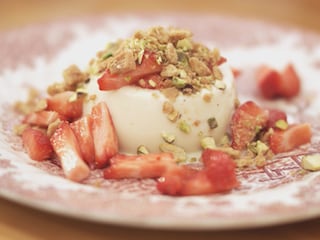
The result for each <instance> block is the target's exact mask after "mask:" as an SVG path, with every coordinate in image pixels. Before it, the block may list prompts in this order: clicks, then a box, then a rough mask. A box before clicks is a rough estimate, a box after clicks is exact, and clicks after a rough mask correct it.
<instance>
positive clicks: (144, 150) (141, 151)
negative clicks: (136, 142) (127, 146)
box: [137, 145, 149, 154]
mask: <svg viewBox="0 0 320 240" xmlns="http://www.w3.org/2000/svg"><path fill="white" fill-rule="evenodd" d="M148 153H149V150H148V149H147V147H146V146H144V145H140V146H139V147H138V148H137V154H148Z"/></svg>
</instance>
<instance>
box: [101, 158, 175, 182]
mask: <svg viewBox="0 0 320 240" xmlns="http://www.w3.org/2000/svg"><path fill="white" fill-rule="evenodd" d="M175 166H176V161H175V159H174V157H173V155H172V154H170V153H150V154H145V155H123V154H117V155H116V156H114V157H113V158H111V160H110V167H108V168H106V169H105V170H104V177H105V178H107V179H121V178H140V179H142V178H157V177H160V176H161V175H162V174H163V173H164V172H165V171H166V170H167V169H168V168H170V167H175Z"/></svg>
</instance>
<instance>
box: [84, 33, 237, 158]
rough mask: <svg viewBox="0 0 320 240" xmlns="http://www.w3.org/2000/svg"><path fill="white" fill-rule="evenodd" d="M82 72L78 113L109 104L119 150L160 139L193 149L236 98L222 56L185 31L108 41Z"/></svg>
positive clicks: (221, 131)
mask: <svg viewBox="0 0 320 240" xmlns="http://www.w3.org/2000/svg"><path fill="white" fill-rule="evenodd" d="M88 72H89V79H90V80H89V82H88V83H87V84H85V86H84V87H85V90H86V93H87V96H88V97H87V101H85V108H84V112H85V113H90V111H91V109H92V107H93V106H94V105H96V104H97V103H99V102H101V101H103V102H105V103H106V104H107V105H108V108H109V110H110V114H111V117H112V120H113V123H114V126H115V129H116V132H117V136H118V139H119V147H120V152H122V153H131V154H135V153H137V149H138V148H139V147H141V146H143V147H144V148H146V149H147V151H148V152H159V151H166V150H164V149H163V146H162V147H161V145H163V143H164V142H165V143H166V144H170V145H168V146H166V147H169V148H171V147H178V148H181V149H182V151H184V152H186V153H195V152H200V150H201V144H200V142H201V139H203V138H205V137H211V138H212V139H213V141H215V142H216V143H219V142H220V141H221V139H222V138H223V136H225V134H226V132H227V129H228V125H229V123H230V118H231V115H232V113H233V110H234V108H235V105H236V102H237V96H236V90H235V86H234V76H233V72H232V69H231V67H230V66H229V64H228V62H227V60H226V59H225V58H224V57H222V56H221V55H220V52H219V50H218V49H217V48H215V49H213V50H210V49H209V48H207V47H206V46H204V45H202V44H201V43H197V42H194V41H193V40H192V33H191V32H189V31H187V30H182V29H174V28H168V29H165V28H162V27H155V28H151V29H149V30H148V31H138V32H136V33H135V34H134V35H133V36H132V37H131V38H128V39H125V40H118V41H117V42H114V43H110V44H108V45H107V47H106V48H105V49H104V50H103V51H101V52H99V53H98V54H97V57H96V58H95V59H93V60H92V61H91V63H90V65H89V70H88ZM166 147H165V148H166ZM181 149H180V150H181Z"/></svg>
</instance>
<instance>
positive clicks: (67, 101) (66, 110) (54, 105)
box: [47, 91, 83, 121]
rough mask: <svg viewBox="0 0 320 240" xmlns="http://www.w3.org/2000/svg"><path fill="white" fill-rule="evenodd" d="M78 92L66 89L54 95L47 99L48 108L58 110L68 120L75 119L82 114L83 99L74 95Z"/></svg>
mask: <svg viewBox="0 0 320 240" xmlns="http://www.w3.org/2000/svg"><path fill="white" fill-rule="evenodd" d="M74 94H76V93H75V92H72V91H65V92H62V93H58V94H56V95H53V96H52V97H50V98H48V99H47V103H48V107H47V109H48V110H51V111H56V112H58V113H59V114H60V115H62V116H64V117H65V118H66V119H67V120H68V121H74V120H76V119H78V118H80V117H81V116H82V108H83V99H82V98H76V99H73V97H74V96H75V95H74Z"/></svg>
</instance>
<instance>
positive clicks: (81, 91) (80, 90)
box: [76, 87, 88, 96]
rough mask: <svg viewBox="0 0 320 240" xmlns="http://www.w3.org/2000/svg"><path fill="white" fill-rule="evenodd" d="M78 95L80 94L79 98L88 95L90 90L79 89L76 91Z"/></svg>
mask: <svg viewBox="0 0 320 240" xmlns="http://www.w3.org/2000/svg"><path fill="white" fill-rule="evenodd" d="M76 93H77V94H78V96H79V95H80V96H81V95H86V94H88V90H87V89H86V88H84V87H79V88H77V89H76Z"/></svg>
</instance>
